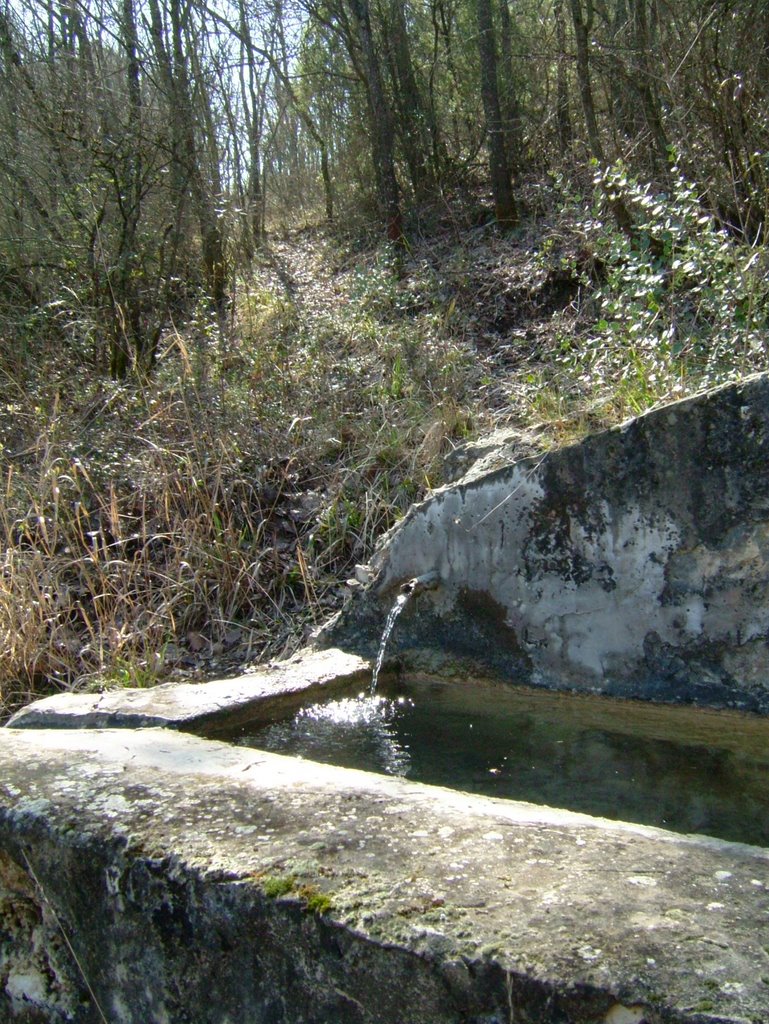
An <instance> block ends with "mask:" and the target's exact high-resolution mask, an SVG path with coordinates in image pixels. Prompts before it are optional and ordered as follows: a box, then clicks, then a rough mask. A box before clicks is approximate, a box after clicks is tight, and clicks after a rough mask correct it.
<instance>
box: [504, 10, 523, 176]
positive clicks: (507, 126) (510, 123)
mask: <svg viewBox="0 0 769 1024" xmlns="http://www.w3.org/2000/svg"><path fill="white" fill-rule="evenodd" d="M498 6H499V29H500V31H499V37H500V51H501V61H500V64H501V68H500V70H501V73H502V88H501V89H500V96H499V106H500V113H501V116H502V132H503V136H504V140H505V153H506V155H507V163H508V167H509V168H510V171H511V172H515V171H519V170H520V169H521V165H522V163H523V129H522V125H521V108H520V106H519V104H518V97H517V95H516V90H515V76H514V74H513V23H512V19H511V18H510V8H509V7H508V5H507V0H499V4H498Z"/></svg>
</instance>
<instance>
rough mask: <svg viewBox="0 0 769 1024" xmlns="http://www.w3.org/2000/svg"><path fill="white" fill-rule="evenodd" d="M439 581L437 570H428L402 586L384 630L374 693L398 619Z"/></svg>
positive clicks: (373, 680)
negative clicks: (414, 599) (424, 592)
mask: <svg viewBox="0 0 769 1024" xmlns="http://www.w3.org/2000/svg"><path fill="white" fill-rule="evenodd" d="M439 581H440V577H439V576H438V573H437V572H426V573H424V574H423V575H422V576H415V577H414V578H413V579H411V580H409V581H408V582H407V583H404V584H403V585H402V586H401V588H400V592H399V594H398V596H397V597H396V598H395V603H394V604H393V606H392V608H391V609H390V611H389V613H388V615H387V620H386V621H385V628H384V632H383V633H382V639H381V641H380V643H379V652H378V653H377V656H376V664H375V665H374V672H373V674H372V676H371V693H372V694H374V693H376V684H377V681H378V679H379V673H380V672H381V671H382V665H383V664H384V659H385V651H386V650H387V641H388V640H389V639H390V634H391V633H392V631H393V629H394V628H395V621H396V619H397V618H398V616H399V615H400V613H401V612H402V611H403V609H404V608H405V607H406V605H407V604H408V603H409V601H410V600H411V598H412V597H414V595H415V594H421V593H422V592H423V591H424V590H434V589H435V588H436V587H437V586H438V583H439Z"/></svg>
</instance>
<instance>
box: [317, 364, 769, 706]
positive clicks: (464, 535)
mask: <svg viewBox="0 0 769 1024" xmlns="http://www.w3.org/2000/svg"><path fill="white" fill-rule="evenodd" d="M768 469H769V376H767V375H762V376H760V377H755V378H752V379H750V380H748V381H746V382H744V383H741V384H739V385H734V386H730V387H726V388H723V389H721V390H718V391H714V392H711V393H709V394H707V395H704V396H701V397H698V398H694V399H690V400H687V401H684V402H680V403H677V404H674V405H670V406H668V407H666V408H663V409H660V410H658V411H655V412H652V413H649V414H648V415H646V416H643V417H641V418H639V419H636V420H633V421H632V422H630V423H628V424H626V425H625V426H623V427H621V428H617V429H614V430H610V431H607V432H605V433H602V434H600V435H596V436H593V437H590V438H588V439H587V440H585V441H584V442H582V443H580V444H577V445H574V446H572V447H569V448H565V449H561V450H558V451H553V452H551V453H548V454H544V455H540V456H537V457H532V458H527V459H523V460H522V461H519V462H517V463H516V464H515V465H513V466H509V467H505V468H502V469H499V470H497V471H496V472H492V473H489V474H486V475H482V476H480V477H478V476H473V475H472V474H471V475H470V476H468V477H467V478H465V480H464V481H462V482H460V483H458V484H453V485H451V486H448V487H446V488H444V489H442V490H440V491H438V492H436V493H435V494H434V495H433V496H432V497H430V498H429V499H428V500H427V501H425V502H423V503H422V504H420V505H418V506H415V507H414V508H412V509H411V511H410V512H409V514H408V515H407V516H406V518H405V520H404V521H403V522H402V523H401V524H399V525H398V526H397V527H396V528H395V529H394V530H393V531H392V532H391V534H390V535H389V536H388V537H387V538H386V540H385V543H384V544H383V545H382V546H381V548H380V550H379V552H378V554H377V556H376V558H375V560H374V562H373V564H372V567H373V569H374V570H375V573H376V576H375V579H374V582H373V584H372V585H371V586H369V587H368V588H366V589H365V590H363V591H359V592H357V593H356V594H354V595H353V596H352V598H351V601H350V602H349V604H348V605H347V607H346V609H345V610H344V611H343V612H342V614H341V616H340V617H339V619H338V620H337V621H336V623H334V624H333V626H332V627H331V628H330V629H329V630H327V632H326V633H325V636H324V642H327V643H335V644H338V645H339V646H342V647H344V648H346V649H349V650H358V651H361V652H364V653H369V654H370V653H372V652H373V651H374V650H375V649H376V644H377V642H378V637H379V634H380V633H381V628H382V623H383V621H384V617H385V615H386V612H387V609H388V606H389V605H390V603H391V602H392V599H393V596H394V594H395V592H396V591H397V588H398V586H400V585H401V584H402V583H403V582H404V581H406V580H408V579H410V578H411V577H414V576H420V575H422V574H423V573H428V572H431V571H437V572H438V574H439V575H440V579H441V584H440V586H439V587H438V588H437V589H436V590H434V591H431V592H429V593H425V594H422V595H420V596H419V597H418V598H415V599H414V600H413V601H412V602H411V604H410V606H409V607H408V608H407V609H406V610H405V611H404V613H403V615H402V616H401V617H400V619H399V620H398V624H397V628H396V630H395V633H394V636H393V640H392V650H393V651H395V650H397V649H398V648H400V649H401V651H405V652H408V654H409V656H410V657H411V658H412V660H415V661H416V662H417V663H420V662H421V663H422V664H425V663H426V664H427V665H428V666H431V667H433V668H439V667H440V661H441V659H442V658H443V660H444V661H446V662H448V663H449V667H450V663H451V660H452V659H454V660H456V659H460V660H464V661H466V662H469V663H471V664H475V666H477V667H480V669H481V671H484V670H485V671H493V672H495V673H497V674H499V675H501V676H503V677H505V678H508V679H511V680H513V681H518V682H524V683H531V684H534V685H545V686H551V687H569V688H576V689H585V690H593V691H596V692H607V693H613V694H617V695H625V696H638V697H646V698H650V699H660V700H685V701H696V702H698V703H701V704H711V705H714V706H733V707H741V708H748V709H753V710H759V711H762V712H769V646H768V644H769V472H768ZM436 652H439V653H438V654H436ZM444 656H445V657H444Z"/></svg>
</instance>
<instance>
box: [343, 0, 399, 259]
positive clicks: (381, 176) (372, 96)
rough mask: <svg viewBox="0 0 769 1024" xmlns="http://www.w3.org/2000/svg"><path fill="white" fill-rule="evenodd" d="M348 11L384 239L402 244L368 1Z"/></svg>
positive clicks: (387, 114) (354, 0)
mask: <svg viewBox="0 0 769 1024" xmlns="http://www.w3.org/2000/svg"><path fill="white" fill-rule="evenodd" d="M350 6H351V9H352V13H353V17H354V19H355V23H356V27H357V30H358V42H359V44H360V48H361V53H362V55H363V67H364V72H365V76H366V92H367V99H368V112H369V123H370V129H371V148H372V156H373V160H374V174H375V176H376V182H377V192H378V195H379V204H380V207H381V210H382V214H383V217H384V221H385V229H386V231H387V237H388V238H389V239H390V241H391V242H396V243H399V244H400V243H402V242H403V218H402V214H401V206H400V189H399V187H398V179H397V177H396V174H395V136H394V132H393V123H392V114H391V111H390V107H389V104H388V103H387V97H386V96H385V91H384V82H383V81H382V72H381V68H380V66H379V57H378V56H377V53H376V50H375V48H374V38H373V34H372V32H371V13H370V9H369V3H368V0H351V4H350Z"/></svg>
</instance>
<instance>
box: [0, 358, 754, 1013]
mask: <svg viewBox="0 0 769 1024" xmlns="http://www.w3.org/2000/svg"><path fill="white" fill-rule="evenodd" d="M767 456H769V378H767V377H758V378H755V379H753V380H750V381H748V382H746V383H744V384H741V385H739V386H734V387H730V388H726V389H722V390H721V391H718V392H714V393H711V394H709V395H707V396H704V397H703V398H701V399H695V400H690V401H688V402H685V403H680V404H678V405H676V406H672V407H667V408H666V409H662V410H659V411H657V412H655V413H652V414H649V415H648V416H646V417H643V418H642V419H640V420H637V421H634V422H633V423H631V424H629V425H627V426H626V427H624V428H622V429H619V430H616V431H609V432H607V433H606V434H603V435H599V436H597V437H595V438H591V439H589V440H588V441H586V442H584V443H582V444H580V445H576V446H574V447H572V448H567V449H562V450H560V451H555V452H552V453H549V454H542V453H540V454H538V455H534V456H531V455H529V456H528V457H527V458H524V459H520V458H517V457H516V452H515V451H511V450H506V449H505V448H502V449H501V450H499V451H496V452H493V453H491V454H487V455H486V462H487V463H488V460H489V459H492V460H493V461H494V462H495V465H496V468H492V469H491V470H490V471H483V472H482V471H481V470H479V469H478V467H476V469H475V471H472V470H471V472H470V474H469V475H468V476H466V477H465V478H463V480H460V481H459V482H458V483H457V484H454V485H451V486H449V487H447V488H445V489H443V490H442V491H439V492H437V493H436V494H435V495H433V496H432V497H431V498H430V499H429V500H428V501H427V502H425V503H423V504H422V505H420V506H417V507H415V508H414V509H413V510H412V512H411V513H410V514H409V516H408V517H407V518H406V520H405V522H404V523H403V524H402V525H401V526H400V527H399V529H398V530H397V531H396V532H394V533H393V534H392V535H391V536H390V537H388V538H386V540H385V542H384V544H383V546H382V548H381V550H380V552H379V553H378V555H377V558H376V560H375V562H374V564H373V565H372V567H371V581H370V583H368V584H367V585H366V586H363V587H359V588H357V589H356V590H355V591H354V592H353V595H352V598H351V600H350V602H349V604H348V606H347V607H346V609H345V610H344V611H343V613H342V615H341V616H340V617H339V619H338V620H337V621H336V622H335V623H333V624H331V625H330V626H329V627H328V628H327V629H326V630H325V631H324V633H323V634H322V636H321V637H320V638H319V641H318V645H317V646H316V647H315V648H314V649H310V650H307V651H305V652H302V654H301V655H299V656H298V657H297V658H295V659H293V660H291V661H289V662H284V663H280V664H277V665H273V666H268V667H267V668H265V669H263V670H261V671H259V672H256V673H253V674H250V675H248V676H242V677H239V678H237V679H230V680H217V681H215V682H211V683H206V684H198V685H194V684H181V685H173V684H168V685H165V686H161V687H158V688H156V689H154V690H123V691H117V692H111V693H104V694H90V695H89V694H67V695H59V696H57V697H52V698H48V699H47V700H44V701H40V702H38V703H37V704H34V705H31V706H30V707H29V708H26V709H24V710H23V711H22V712H21V713H20V714H19V715H17V716H16V717H15V718H14V719H13V720H12V722H11V723H10V725H11V726H12V728H9V729H6V730H5V731H4V733H3V735H2V743H0V1020H1V1021H5V1020H8V1021H9V1022H10V1021H14V1022H30V1024H31V1022H38V1021H40V1022H43V1021H45V1022H55V1024H59V1022H62V1024H63V1022H65V1021H72V1022H76V1024H80V1022H83V1024H90V1022H91V1021H94V1022H100V1021H110V1022H113V1021H114V1022H121V1024H122V1022H131V1024H133V1022H136V1024H139V1022H141V1024H149V1022H169V1024H181V1022H191V1024H198V1022H200V1024H207V1022H211V1024H215V1022H216V1024H225V1022H229V1024H241V1022H242V1024H246V1022H249V1024H251V1022H270V1024H273V1022H274V1024H326V1022H328V1024H332V1022H333V1024H336V1022H351V1024H352V1022H355V1024H358V1022H360V1024H369V1022H382V1024H433V1022H435V1024H439V1022H447V1024H448V1022H452V1024H453V1022H456V1024H459V1022H462V1024H503V1022H504V1024H509V1022H523V1021H528V1022H532V1024H534V1022H536V1024H571V1022H573V1024H588V1022H590V1024H593V1022H595V1024H599V1022H600V1024H641V1022H644V1021H645V1022H647V1024H658V1022H660V1024H661V1022H663V1021H665V1022H666V1021H671V1022H689V1024H721V1022H722V1024H726V1022H729V1024H731V1022H734V1024H737V1022H744V1024H748V1022H751V1024H766V1022H769V851H767V850H764V849H761V848H757V847H751V846H745V845H741V844H737V843H728V842H723V841H720V840H716V839H712V838H709V837H707V836H683V835H677V834H674V833H671V832H667V831H663V830H661V829H655V828H650V827H644V826H640V825H633V824H629V823H627V822H622V821H608V820H604V819H600V818H594V817H589V816H587V815H581V814H576V813H572V812H569V811H566V810H563V809H558V808H550V807H543V806H537V805H534V804H527V803H522V802H518V801H512V800H498V799H492V798H484V797H477V796H471V795H469V794H467V793H462V792H454V791H451V790H446V789H440V788H437V787H432V786H425V785H421V784H418V783H413V782H409V781H406V780H404V779H398V778H391V777H385V776H380V775H374V774H370V773H367V772H360V771H353V770H350V769H344V768H337V767H333V766H330V765H320V764H316V763H313V762H310V761H305V760H299V759H295V758H289V757H283V756H280V755H277V754H273V753H268V752H266V751H261V750H254V749H243V748H240V747H235V746H232V745H230V744H227V743H223V742H220V741H218V740H217V739H215V738H212V737H216V736H217V735H221V734H224V732H225V731H226V730H228V729H231V728H232V726H233V725H237V724H239V723H243V722H246V721H249V720H251V719H253V718H260V719H273V718H275V717H277V716H279V715H283V714H285V713H287V712H291V711H293V710H295V709H296V707H297V706H298V705H299V703H301V702H302V701H305V700H308V699H311V700H316V699H317V698H318V696H319V695H320V694H338V693H351V692H355V691H356V690H357V689H360V688H361V686H362V685H365V683H364V681H367V680H368V679H369V676H370V670H371V658H372V657H373V655H374V654H375V653H376V649H377V646H378V643H379V637H380V635H381V631H382V625H383V622H384V618H385V616H386V614H387V611H388V609H389V607H390V606H391V603H392V600H393V597H394V595H395V594H396V593H397V592H398V591H399V589H400V588H401V587H402V585H403V584H404V583H407V582H408V581H409V580H410V579H412V578H413V577H416V576H421V575H425V574H430V573H437V577H438V580H437V586H435V587H434V588H431V589H429V590H427V589H425V590H424V592H422V593H418V594H415V595H414V596H413V597H412V598H411V600H410V601H409V603H408V605H407V606H406V607H405V608H404V610H403V614H402V615H401V617H400V619H399V620H398V623H397V626H396V629H395V630H394V633H393V637H392V640H391V652H392V654H393V656H394V660H392V661H391V662H390V669H391V670H392V669H393V668H394V667H396V666H397V664H398V663H403V664H405V665H407V666H416V667H418V668H419V669H420V670H422V671H424V670H425V669H428V670H431V671H433V672H435V671H440V672H441V673H443V674H444V675H452V676H453V677H455V678H462V679H466V680H467V684H466V685H468V686H472V685H473V684H472V679H473V677H474V676H481V675H482V676H484V677H487V678H489V677H491V678H494V679H496V680H497V685H502V686H509V685H516V684H519V683H526V684H527V685H530V686H535V687H543V688H559V687H562V688H568V689H572V690H584V691H589V692H592V693H596V692H597V693H603V694H606V695H610V696H613V697H617V696H620V697H633V698H642V699H646V700H649V699H651V700H655V701H667V702H677V701H683V702H687V703H696V704H702V705H707V706H709V707H713V708H730V709H732V711H731V712H730V714H733V712H734V709H737V710H739V711H741V712H743V713H752V714H756V713H760V714H766V712H767V711H768V710H769V658H767V642H768V641H769V600H767V597H768V596H769V595H768V594H767V590H768V584H767V577H768V575H769V574H767V563H768V562H769V558H767V550H768V548H767V539H768V538H769V474H768V473H767V472H766V470H767V465H769V459H768V458H767ZM334 644H338V645H339V647H341V648H342V649H341V650H337V649H335V648H334V647H333V645H334ZM484 692H488V691H484ZM725 721H726V722H727V723H728V721H729V719H726V720H725ZM193 734H195V735H193Z"/></svg>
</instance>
